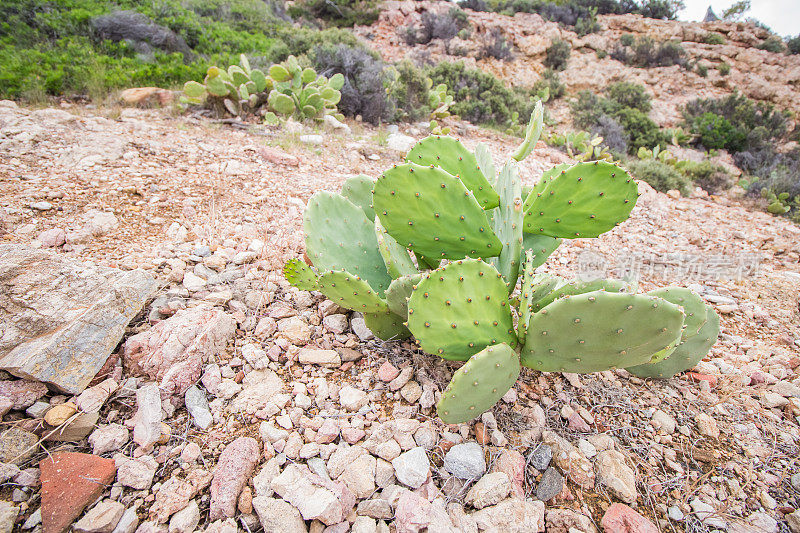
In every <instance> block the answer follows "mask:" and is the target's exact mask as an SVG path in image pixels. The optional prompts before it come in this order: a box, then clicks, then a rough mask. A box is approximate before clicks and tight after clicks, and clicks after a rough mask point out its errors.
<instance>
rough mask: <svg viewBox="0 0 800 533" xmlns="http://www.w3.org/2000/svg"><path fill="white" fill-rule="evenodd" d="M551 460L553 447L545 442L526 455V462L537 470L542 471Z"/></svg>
mask: <svg viewBox="0 0 800 533" xmlns="http://www.w3.org/2000/svg"><path fill="white" fill-rule="evenodd" d="M552 460H553V449H552V448H551V447H550V446H548V445H547V444H540V445H539V446H537V447H536V449H535V450H533V451H532V452H531V453H530V455H529V456H528V464H529V465H531V466H532V467H534V468H535V469H536V470H538V471H539V472H544V471H545V470H547V467H548V466H550V461H552Z"/></svg>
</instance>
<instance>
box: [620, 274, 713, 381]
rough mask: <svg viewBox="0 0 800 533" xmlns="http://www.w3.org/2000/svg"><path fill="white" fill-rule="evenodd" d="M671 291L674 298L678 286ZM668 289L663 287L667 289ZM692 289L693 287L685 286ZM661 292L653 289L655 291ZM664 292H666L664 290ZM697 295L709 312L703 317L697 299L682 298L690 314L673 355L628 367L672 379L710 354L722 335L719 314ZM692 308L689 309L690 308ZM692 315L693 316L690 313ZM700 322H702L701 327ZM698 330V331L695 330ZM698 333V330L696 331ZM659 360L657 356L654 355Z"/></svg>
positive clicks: (634, 371) (637, 373) (643, 374)
mask: <svg viewBox="0 0 800 533" xmlns="http://www.w3.org/2000/svg"><path fill="white" fill-rule="evenodd" d="M669 289H670V291H669V293H672V294H665V295H664V296H667V297H673V296H674V295H675V294H677V293H678V291H676V290H675V289H677V287H669ZM663 290H664V289H661V291H663ZM684 290H686V291H688V290H689V289H684ZM655 292H658V291H651V294H652V293H655ZM662 294H663V293H662ZM692 294H693V295H694V298H696V299H697V300H700V303H701V304H702V305H703V309H704V311H705V316H704V317H703V318H702V319H700V318H699V317H700V312H699V309H698V308H697V302H696V301H693V300H694V298H686V297H685V294H684V295H682V297H680V298H681V299H682V300H683V301H682V302H681V303H679V304H678V305H682V306H684V310H685V312H686V315H687V325H686V328H685V329H684V330H683V334H682V335H681V341H680V343H679V344H678V346H677V347H676V348H675V349H674V350H673V351H672V353H671V354H669V356H667V357H666V358H664V359H663V360H661V361H654V362H651V363H649V364H644V365H638V366H633V367H628V368H626V370H627V371H628V372H630V373H631V374H633V375H635V376H638V377H640V378H661V379H669V378H671V377H672V376H674V375H675V374H677V373H679V372H683V371H684V370H690V369H692V368H694V366H695V365H696V364H697V363H699V362H700V360H702V359H703V357H705V356H706V354H707V353H708V351H709V350H710V349H711V347H712V346H714V343H715V342H717V336H718V335H719V316H718V315H717V313H716V311H714V309H713V308H712V307H711V306H709V305H707V304H705V302H703V301H702V300H701V299H700V297H699V296H697V295H696V294H694V293H692ZM678 301H680V300H679V298H673V303H678ZM687 308H688V310H687ZM690 314H691V316H690ZM697 324H702V325H701V326H700V327H699V329H697ZM695 330H696V332H695ZM693 332H694V333H693ZM654 359H656V358H654Z"/></svg>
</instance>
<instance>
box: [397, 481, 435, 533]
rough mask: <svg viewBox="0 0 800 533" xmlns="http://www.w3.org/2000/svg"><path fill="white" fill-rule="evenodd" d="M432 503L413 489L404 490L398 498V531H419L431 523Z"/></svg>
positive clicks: (405, 532)
mask: <svg viewBox="0 0 800 533" xmlns="http://www.w3.org/2000/svg"><path fill="white" fill-rule="evenodd" d="M430 515H431V504H430V502H429V501H428V500H426V499H425V498H423V497H422V496H420V495H418V494H415V493H413V492H411V491H406V492H404V493H403V494H402V495H401V496H400V499H398V500H397V508H396V511H395V518H394V525H395V527H396V528H397V533H418V532H419V531H422V530H423V529H425V528H426V527H428V524H430V520H431V519H430Z"/></svg>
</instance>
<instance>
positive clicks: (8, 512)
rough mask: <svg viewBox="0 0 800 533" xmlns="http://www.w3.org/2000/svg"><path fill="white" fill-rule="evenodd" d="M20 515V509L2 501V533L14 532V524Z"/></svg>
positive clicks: (0, 510) (0, 501) (0, 528)
mask: <svg viewBox="0 0 800 533" xmlns="http://www.w3.org/2000/svg"><path fill="white" fill-rule="evenodd" d="M18 514H19V507H17V506H16V505H14V504H12V503H11V502H7V501H4V500H0V533H11V532H12V531H14V522H16V521H17V515H18Z"/></svg>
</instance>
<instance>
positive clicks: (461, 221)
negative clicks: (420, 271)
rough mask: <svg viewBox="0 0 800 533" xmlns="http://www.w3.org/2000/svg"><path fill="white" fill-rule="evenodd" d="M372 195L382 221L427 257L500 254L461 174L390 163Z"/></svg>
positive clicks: (495, 237)
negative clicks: (462, 180)
mask: <svg viewBox="0 0 800 533" xmlns="http://www.w3.org/2000/svg"><path fill="white" fill-rule="evenodd" d="M372 196H373V199H372V204H373V206H374V208H375V213H376V214H377V215H378V218H380V221H381V224H383V227H384V228H386V231H387V232H388V233H389V235H391V236H392V237H394V238H395V240H397V242H399V243H400V244H402V245H403V246H407V247H408V248H411V249H412V250H414V252H419V253H421V254H422V255H425V256H428V257H430V258H431V259H433V258H440V259H441V258H445V259H461V258H462V257H465V256H471V257H492V256H496V255H500V252H501V250H502V244H501V242H500V240H499V239H498V238H497V236H496V235H495V234H494V232H493V231H492V228H491V227H490V226H489V222H488V220H487V219H486V213H485V211H484V210H483V209H481V206H479V205H478V202H476V201H475V198H473V196H472V193H471V192H470V191H468V190H467V189H466V187H464V184H463V183H461V180H459V179H458V178H456V177H454V176H452V175H450V174H448V173H447V172H445V171H444V170H442V169H440V168H438V167H424V166H420V165H416V164H414V163H405V164H403V165H398V166H395V167H394V168H391V169H389V170H387V171H386V172H385V173H384V174H383V175H382V176H381V177H380V178H378V181H377V182H376V183H375V187H374V189H373V192H372Z"/></svg>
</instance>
